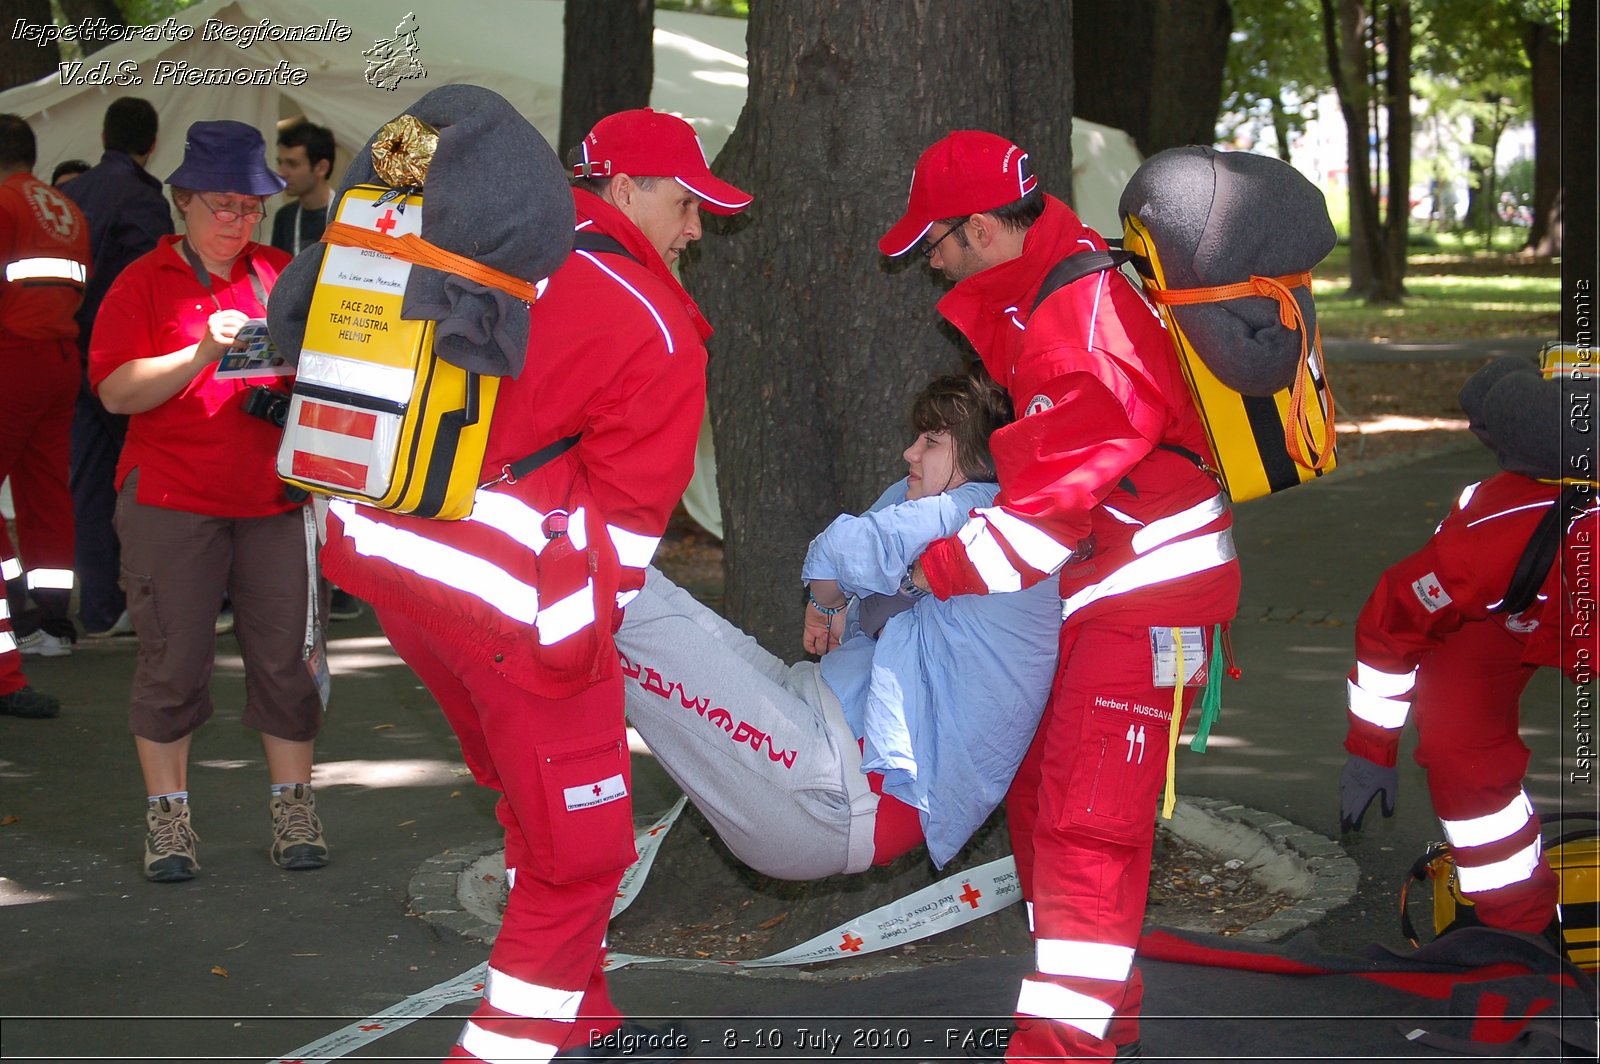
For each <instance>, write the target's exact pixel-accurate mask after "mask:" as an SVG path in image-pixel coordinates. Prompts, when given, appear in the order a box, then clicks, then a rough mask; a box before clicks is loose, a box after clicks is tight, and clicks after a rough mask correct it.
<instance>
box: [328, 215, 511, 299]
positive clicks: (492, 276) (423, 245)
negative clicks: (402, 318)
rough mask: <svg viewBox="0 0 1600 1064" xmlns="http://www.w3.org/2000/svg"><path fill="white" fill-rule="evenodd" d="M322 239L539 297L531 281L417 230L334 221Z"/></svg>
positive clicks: (494, 286)
mask: <svg viewBox="0 0 1600 1064" xmlns="http://www.w3.org/2000/svg"><path fill="white" fill-rule="evenodd" d="M322 240H323V243H326V244H337V245H339V246H340V247H347V248H363V249H365V250H367V251H378V252H382V253H383V254H385V255H389V256H392V257H393V258H397V259H403V260H404V261H406V262H409V263H411V264H412V265H415V266H427V267H430V268H432V269H435V270H443V271H444V272H445V273H453V274H456V275H457V276H459V277H465V278H466V279H467V280H469V281H477V282H478V283H479V284H481V285H487V286H488V287H490V288H497V289H499V290H500V291H502V292H504V293H506V294H507V295H509V296H512V297H514V298H516V299H520V300H522V301H523V302H524V303H532V302H533V301H534V300H536V299H538V298H539V292H538V289H537V288H536V287H535V286H534V285H533V283H532V282H530V281H524V280H523V279H522V278H520V277H513V276H511V275H510V274H509V273H501V272H500V271H499V270H497V269H495V268H494V267H493V266H485V265H484V264H483V263H481V262H477V261H475V260H473V259H469V258H467V257H466V256H465V255H457V254H456V253H455V252H453V251H446V250H445V249H444V248H441V247H438V246H436V245H434V244H430V243H428V241H426V240H424V239H422V238H421V237H420V236H418V235H417V234H415V233H406V234H405V235H404V236H389V235H388V234H387V233H375V232H373V231H372V230H371V229H362V228H360V227H358V226H354V225H349V224H347V223H345V222H334V223H333V224H332V225H330V226H328V227H327V228H326V229H324V230H323V231H322Z"/></svg>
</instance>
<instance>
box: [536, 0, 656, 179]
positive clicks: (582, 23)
mask: <svg viewBox="0 0 1600 1064" xmlns="http://www.w3.org/2000/svg"><path fill="white" fill-rule="evenodd" d="M564 6H565V12H566V15H565V18H564V19H563V24H564V27H565V31H564V37H563V40H564V42H565V44H564V47H565V52H564V55H563V58H562V63H561V132H560V135H559V137H558V141H557V144H556V151H557V152H558V153H559V154H560V155H561V157H562V158H563V159H564V158H566V154H567V150H568V149H569V148H571V147H572V146H573V145H575V144H577V143H578V141H580V140H582V139H583V138H584V136H585V135H586V134H587V133H588V132H589V130H591V129H593V128H594V124H595V123H596V122H598V121H600V119H602V118H604V117H605V116H606V115H608V114H612V113H613V112H616V111H628V110H632V109H633V108H636V107H648V106H650V87H651V85H652V83H654V81H655V76H656V73H655V72H656V66H655V52H654V47H655V42H654V36H655V21H656V4H655V0H567V3H566V4H565V5H564Z"/></svg>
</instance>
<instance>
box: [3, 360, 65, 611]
mask: <svg viewBox="0 0 1600 1064" xmlns="http://www.w3.org/2000/svg"><path fill="white" fill-rule="evenodd" d="M81 374H82V370H81V369H80V366H79V361H78V347H77V345H76V344H75V343H73V342H72V341H71V340H39V341H35V342H33V343H30V344H5V345H0V480H4V479H6V478H7V477H10V478H11V499H12V502H13V503H15V505H16V511H17V553H18V554H19V555H20V556H21V560H22V569H23V572H24V573H25V574H26V586H27V589H28V591H29V592H30V593H31V594H32V596H33V600H34V602H35V603H36V604H37V605H38V606H39V610H40V614H41V617H42V618H43V619H47V620H48V619H53V620H58V621H62V620H65V619H66V617H67V604H68V601H69V600H70V598H71V596H72V556H73V534H74V533H73V523H72V492H71V490H70V489H69V487H68V486H67V473H68V467H69V465H70V464H71V456H72V408H73V404H74V403H75V402H76V401H77V396H78V381H79V378H80V376H81ZM7 535H9V530H8V527H7V524H6V519H5V518H4V517H0V539H3V538H5V537H6V536H7ZM20 603H21V596H20V595H19V596H16V597H14V600H13V605H20Z"/></svg>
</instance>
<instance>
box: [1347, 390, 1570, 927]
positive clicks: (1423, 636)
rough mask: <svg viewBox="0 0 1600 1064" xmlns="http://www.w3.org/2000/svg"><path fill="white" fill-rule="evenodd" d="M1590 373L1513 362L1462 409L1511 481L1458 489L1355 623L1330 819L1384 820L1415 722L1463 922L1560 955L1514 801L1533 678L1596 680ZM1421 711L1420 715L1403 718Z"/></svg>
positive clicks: (1542, 870) (1352, 822) (1532, 833)
mask: <svg viewBox="0 0 1600 1064" xmlns="http://www.w3.org/2000/svg"><path fill="white" fill-rule="evenodd" d="M1594 402H1595V378H1594V375H1593V371H1592V370H1591V371H1590V372H1589V373H1587V374H1586V375H1583V376H1570V377H1564V378H1557V379H1553V380H1548V381H1547V380H1543V379H1541V378H1540V376H1539V374H1538V372H1537V371H1536V370H1535V369H1534V367H1533V365H1532V364H1531V363H1529V362H1527V361H1525V360H1523V359H1513V358H1506V359H1500V360H1497V361H1495V362H1491V363H1489V365H1487V366H1485V367H1484V368H1483V369H1481V370H1479V371H1478V372H1477V373H1475V374H1474V375H1473V376H1472V377H1471V378H1470V379H1468V381H1467V383H1466V385H1465V386H1464V387H1463V388H1462V391H1461V406H1462V408H1463V409H1464V410H1465V411H1466V412H1467V417H1468V424H1469V425H1471V426H1472V428H1473V429H1474V431H1476V432H1477V434H1478V435H1479V437H1480V438H1482V439H1483V440H1484V442H1485V443H1487V444H1488V445H1489V446H1490V448H1491V449H1492V450H1494V451H1495V453H1496V456H1497V457H1498V458H1499V461H1500V466H1501V469H1502V470H1504V472H1501V473H1498V474H1496V475H1495V476H1492V477H1490V478H1488V479H1487V480H1484V481H1482V482H1481V483H1478V484H1470V485H1468V486H1467V487H1466V488H1465V489H1464V490H1463V491H1462V492H1461V495H1460V497H1459V498H1458V499H1457V501H1456V504H1455V506H1453V507H1452V508H1451V510H1450V513H1449V514H1448V515H1447V516H1446V517H1445V519H1444V520H1443V521H1442V522H1441V523H1440V524H1439V527H1438V529H1437V531H1435V532H1434V534H1433V536H1432V537H1431V538H1430V539H1429V540H1428V542H1427V543H1426V544H1424V545H1423V546H1422V548H1421V549H1419V550H1418V551H1416V553H1414V554H1412V555H1410V556H1409V557H1407V558H1404V559H1402V560H1401V561H1399V562H1396V563H1395V564H1394V565H1392V566H1390V567H1389V568H1388V569H1387V570H1386V571H1385V572H1384V574H1383V576H1382V577H1380V578H1379V580H1378V586H1377V587H1376V588H1375V589H1374V590H1373V592H1372V596H1371V597H1370V598H1369V599H1368V600H1367V603H1366V605H1365V606H1364V607H1363V608H1362V610H1361V615H1360V616H1359V617H1358V618H1357V620H1356V664H1355V667H1354V668H1353V669H1351V671H1350V680H1349V704H1348V710H1347V718H1348V721H1349V729H1348V732H1347V734H1346V736H1345V741H1344V747H1345V750H1346V751H1347V752H1348V754H1349V758H1348V760H1347V761H1346V763H1345V766H1344V769H1343V771H1342V773H1341V775H1340V779H1339V821H1340V827H1341V828H1342V829H1343V830H1345V831H1355V830H1359V829H1360V827H1361V823H1362V820H1363V819H1364V818H1365V816H1366V812H1367V808H1368V806H1370V805H1371V803H1372V802H1373V801H1374V800H1376V799H1378V798H1380V796H1381V799H1382V808H1383V815H1384V816H1392V815H1394V811H1395V803H1396V799H1397V797H1398V788H1399V782H1400V777H1399V772H1398V770H1397V769H1396V767H1395V763H1396V761H1397V760H1398V757H1399V752H1400V736H1401V733H1402V731H1403V730H1404V728H1405V724H1406V719H1407V717H1408V716H1413V715H1414V717H1415V720H1416V725H1417V749H1416V755H1415V756H1416V760H1417V763H1418V764H1419V765H1421V766H1422V767H1423V768H1424V769H1426V770H1427V774H1428V795H1429V797H1430V798H1431V799H1432V800H1433V809H1434V813H1435V814H1436V815H1437V816H1438V817H1439V823H1440V825H1441V826H1442V827H1443V828H1444V834H1445V838H1446V839H1447V840H1448V841H1449V843H1450V847H1451V851H1452V855H1453V857H1454V860H1455V864H1456V874H1457V882H1458V884H1459V885H1460V887H1461V892H1462V894H1463V895H1465V896H1466V898H1467V900H1469V901H1471V902H1472V903H1473V904H1472V906H1471V908H1470V909H1469V908H1466V907H1462V908H1461V909H1460V910H1459V912H1460V917H1459V919H1460V920H1461V921H1462V922H1472V923H1480V924H1483V925H1486V926H1488V927H1497V928H1501V929H1503V930H1508V931H1522V932H1527V933H1529V934H1535V935H1537V934H1544V935H1546V936H1548V937H1549V938H1550V939H1551V940H1552V941H1553V942H1555V943H1557V944H1559V943H1560V941H1561V933H1560V924H1559V922H1558V909H1557V906H1556V897H1557V887H1558V883H1557V879H1556V875H1555V872H1554V871H1552V870H1551V868H1550V863H1549V861H1548V860H1546V858H1545V857H1544V854H1543V847H1542V842H1541V838H1540V832H1539V815H1538V813H1537V812H1536V811H1535V810H1534V808H1533V803H1532V802H1531V801H1530V800H1529V799H1528V794H1527V792H1526V791H1525V790H1524V789H1523V786H1522V778H1523V775H1524V774H1525V773H1526V772H1527V770H1528V748H1527V746H1526V745H1524V744H1523V742H1522V739H1521V737H1520V736H1519V734H1518V724H1519V718H1520V704H1519V702H1520V698H1521V695H1522V691H1523V689H1524V688H1526V687H1527V685H1528V682H1529V681H1530V680H1531V679H1532V678H1533V673H1534V671H1535V670H1536V669H1538V668H1539V667H1540V666H1549V667H1553V668H1558V669H1561V670H1562V671H1563V672H1565V673H1566V674H1567V676H1568V678H1570V679H1572V680H1573V681H1575V682H1587V680H1588V678H1591V677H1592V675H1593V670H1594V665H1595V659H1596V654H1597V651H1600V641H1597V639H1596V637H1595V633H1594V629H1593V625H1592V623H1590V622H1589V621H1588V620H1587V619H1586V618H1587V617H1591V616H1592V614H1593V602H1594V595H1593V588H1592V583H1591V581H1590V579H1589V576H1588V574H1589V573H1591V572H1593V552H1594V549H1595V544H1596V542H1597V540H1600V517H1597V515H1600V507H1597V506H1596V502H1595V487H1594V480H1593V478H1594V468H1595V466H1594V462H1595V451H1596V445H1595V436H1594V421H1593V411H1594ZM1413 711H1414V713H1413Z"/></svg>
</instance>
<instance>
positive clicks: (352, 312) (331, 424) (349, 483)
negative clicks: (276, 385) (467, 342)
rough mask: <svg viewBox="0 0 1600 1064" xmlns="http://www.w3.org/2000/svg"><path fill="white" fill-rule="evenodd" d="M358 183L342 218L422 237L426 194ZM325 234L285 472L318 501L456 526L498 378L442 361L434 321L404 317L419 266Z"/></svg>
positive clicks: (468, 496)
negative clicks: (409, 284) (343, 501)
mask: <svg viewBox="0 0 1600 1064" xmlns="http://www.w3.org/2000/svg"><path fill="white" fill-rule="evenodd" d="M391 192H392V190H390V189H388V188H385V187H384V186H382V185H356V186H354V187H352V188H351V189H350V190H349V191H347V192H346V193H345V194H344V195H343V196H342V197H341V198H340V200H339V205H338V209H337V211H336V213H335V215H334V221H336V222H338V223H341V224H343V225H346V226H350V227H352V228H356V229H363V230H367V231H370V232H374V233H381V234H383V235H385V236H390V237H400V236H404V235H405V234H408V233H413V234H420V233H421V232H422V212H423V202H422V196H421V195H410V196H405V197H401V198H399V199H393V198H386V195H387V194H389V193H391ZM338 233H339V230H332V231H330V232H329V233H327V234H325V235H324V241H325V243H327V247H326V249H325V250H324V251H323V255H322V269H321V272H320V273H319V274H318V276H317V286H316V289H315V291H314V292H313V294H312V297H311V309H310V312H309V314H308V316H307V319H306V332H305V343H304V345H303V346H302V348H301V351H300V362H299V366H298V368H297V370H296V376H295V384H294V392H293V397H292V398H291V399H290V403H289V413H288V419H287V422H286V424H285V426H284V433H283V440H282V442H281V444H280V445H279V447H278V475H279V476H280V477H282V478H283V479H284V480H285V481H287V482H288V483H290V484H294V485H297V486H299V487H302V488H305V489H306V490H308V491H312V492H317V493H320V494H331V495H339V496H342V497H345V498H353V499H358V500H360V501H363V502H368V503H371V504H372V505H373V506H377V507H379V508H381V509H385V510H393V511H395V512H398V513H407V514H415V515H416V516H419V517H434V518H440V519H442V520H457V519H460V518H463V517H466V516H467V515H468V514H470V513H471V512H472V496H473V493H474V492H475V491H476V490H477V487H478V479H479V474H480V472H481V470H482V467H483V457H484V450H485V448H486V447H487V446H488V442H489V424H490V420H491V415H492V414H493V413H494V403H495V396H496V395H497V394H498V392H499V388H500V378H499V377H493V376H487V375H485V374H481V373H473V372H471V371H470V370H465V369H462V368H460V367H459V366H454V365H451V364H450V363H448V362H446V361H444V360H443V359H441V358H439V357H438V356H437V355H435V354H434V351H433V331H434V323H433V322H432V321H416V320H407V319H404V318H402V317H401V316H400V305H401V301H402V297H403V296H404V294H405V289H406V280H407V278H409V276H410V274H411V269H412V264H411V263H410V262H406V261H405V260H403V259H399V258H395V257H393V256H391V255H387V254H384V253H383V252H381V251H374V250H370V249H366V248H362V247H358V246H352V245H350V244H347V243H341V242H340V238H339V236H338Z"/></svg>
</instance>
